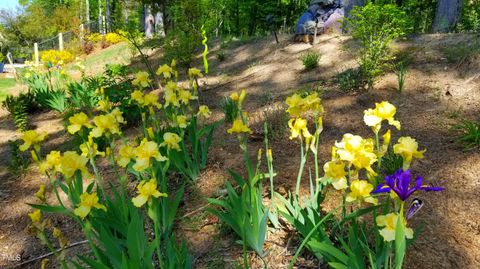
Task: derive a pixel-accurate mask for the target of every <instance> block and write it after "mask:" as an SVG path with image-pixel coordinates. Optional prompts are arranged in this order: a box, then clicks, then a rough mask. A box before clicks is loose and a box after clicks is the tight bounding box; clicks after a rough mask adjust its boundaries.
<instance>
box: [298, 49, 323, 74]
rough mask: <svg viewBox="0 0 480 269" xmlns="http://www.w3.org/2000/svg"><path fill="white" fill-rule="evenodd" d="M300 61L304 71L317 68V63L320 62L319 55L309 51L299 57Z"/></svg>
mask: <svg viewBox="0 0 480 269" xmlns="http://www.w3.org/2000/svg"><path fill="white" fill-rule="evenodd" d="M300 60H301V61H302V63H303V67H304V68H305V70H307V71H308V70H312V69H314V68H316V67H318V62H319V61H320V54H319V53H318V52H315V51H310V52H307V53H304V54H302V55H301V56H300Z"/></svg>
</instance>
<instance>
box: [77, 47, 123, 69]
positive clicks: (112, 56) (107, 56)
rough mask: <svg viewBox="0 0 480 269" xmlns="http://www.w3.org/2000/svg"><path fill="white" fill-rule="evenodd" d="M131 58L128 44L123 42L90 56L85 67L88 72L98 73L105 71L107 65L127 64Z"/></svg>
mask: <svg viewBox="0 0 480 269" xmlns="http://www.w3.org/2000/svg"><path fill="white" fill-rule="evenodd" d="M131 56H132V52H131V50H130V48H129V46H128V43H127V42H122V43H119V44H116V45H112V46H110V47H108V48H106V49H103V50H101V51H99V52H95V53H92V54H90V55H88V56H87V58H86V59H85V63H84V65H85V68H86V71H87V72H91V73H97V72H98V70H103V68H104V66H105V65H106V64H115V63H116V64H127V63H128V62H129V61H130V58H131Z"/></svg>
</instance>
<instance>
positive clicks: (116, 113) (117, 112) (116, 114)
mask: <svg viewBox="0 0 480 269" xmlns="http://www.w3.org/2000/svg"><path fill="white" fill-rule="evenodd" d="M110 115H112V116H113V117H114V118H115V120H116V121H117V123H122V124H124V123H126V121H125V119H124V118H123V112H122V111H120V109H119V108H118V107H116V108H114V109H113V110H112V112H110Z"/></svg>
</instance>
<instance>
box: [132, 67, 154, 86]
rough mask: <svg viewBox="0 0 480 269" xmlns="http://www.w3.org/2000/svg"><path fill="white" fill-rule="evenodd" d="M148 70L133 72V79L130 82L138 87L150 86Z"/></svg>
mask: <svg viewBox="0 0 480 269" xmlns="http://www.w3.org/2000/svg"><path fill="white" fill-rule="evenodd" d="M149 76H150V75H149V74H148V72H145V71H140V72H138V73H137V74H135V79H133V80H132V84H133V85H135V86H138V87H140V88H147V87H148V86H150V78H149Z"/></svg>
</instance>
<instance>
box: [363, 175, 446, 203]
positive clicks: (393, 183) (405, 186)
mask: <svg viewBox="0 0 480 269" xmlns="http://www.w3.org/2000/svg"><path fill="white" fill-rule="evenodd" d="M411 181H412V172H411V171H410V169H408V170H407V171H403V169H399V170H398V171H396V172H395V173H394V174H393V175H390V176H386V177H385V183H382V184H380V185H378V187H377V188H376V189H375V190H374V191H372V194H376V193H385V192H390V191H394V192H395V193H396V194H397V195H398V197H399V198H400V199H401V200H402V201H405V200H407V199H408V197H410V195H412V194H413V193H415V192H416V191H443V190H444V188H441V187H432V186H428V185H423V179H422V177H420V176H418V177H417V178H416V180H415V185H414V186H410V182H411Z"/></svg>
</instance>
